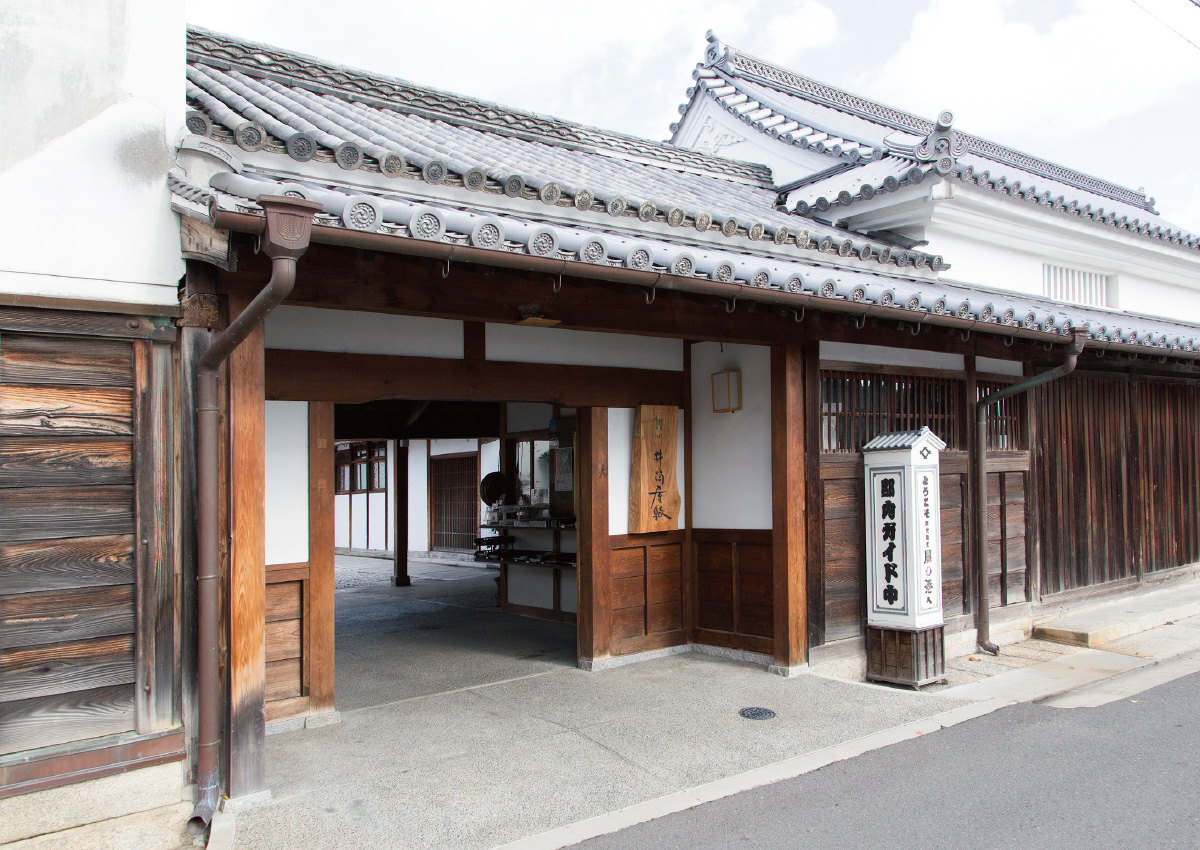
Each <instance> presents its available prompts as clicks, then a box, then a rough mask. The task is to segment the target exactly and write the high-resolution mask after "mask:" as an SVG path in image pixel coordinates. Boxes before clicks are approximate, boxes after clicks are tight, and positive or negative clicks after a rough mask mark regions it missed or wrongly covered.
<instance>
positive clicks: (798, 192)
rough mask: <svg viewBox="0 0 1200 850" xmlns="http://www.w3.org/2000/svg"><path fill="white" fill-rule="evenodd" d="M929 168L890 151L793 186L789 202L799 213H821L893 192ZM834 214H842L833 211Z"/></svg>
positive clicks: (917, 180)
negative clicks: (856, 164)
mask: <svg viewBox="0 0 1200 850" xmlns="http://www.w3.org/2000/svg"><path fill="white" fill-rule="evenodd" d="M929 171H930V166H928V165H924V166H923V165H921V164H919V163H917V162H915V161H913V160H911V159H903V158H901V157H897V156H891V155H889V156H885V157H884V158H883V159H880V160H878V161H876V162H870V163H867V164H866V165H862V166H858V167H852V168H850V169H849V170H848V171H843V172H839V173H837V174H832V175H830V176H828V177H825V178H823V179H819V180H812V181H810V182H807V183H804V184H802V185H798V186H795V187H794V188H793V189H792V190H791V191H790V192H788V202H789V203H791V204H792V208H793V209H795V211H796V212H797V213H799V214H800V215H805V216H807V215H813V216H819V217H824V216H825V214H826V213H827V212H829V210H830V209H831V208H834V207H848V206H850V205H851V204H852V203H854V202H855V201H858V200H867V199H870V198H873V197H875V196H876V195H882V194H885V193H887V192H895V191H896V190H897V189H899V188H900V187H901V186H912V185H916V184H918V183H921V182H922V181H924V179H925V176H926V174H928V173H929ZM817 176H819V175H817ZM935 176H936V175H935ZM833 215H836V216H837V217H841V216H840V215H838V214H837V213H836V212H835V213H834V214H833Z"/></svg>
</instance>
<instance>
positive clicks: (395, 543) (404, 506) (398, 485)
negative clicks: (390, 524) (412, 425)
mask: <svg viewBox="0 0 1200 850" xmlns="http://www.w3.org/2000/svg"><path fill="white" fill-rule="evenodd" d="M401 442H402V441H401V440H396V441H395V443H396V445H395V448H394V449H393V450H392V460H393V462H392V516H393V517H394V519H395V522H394V525H395V529H396V532H395V534H393V535H392V537H393V539H392V559H393V560H392V584H393V585H395V586H396V587H409V586H410V585H411V584H412V578H410V577H409V575H408V446H407V445H405V446H402V445H400V443H401ZM405 442H407V441H405Z"/></svg>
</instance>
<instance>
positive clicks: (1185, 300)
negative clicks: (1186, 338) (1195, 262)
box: [1113, 271, 1200, 342]
mask: <svg viewBox="0 0 1200 850" xmlns="http://www.w3.org/2000/svg"><path fill="white" fill-rule="evenodd" d="M1196 279H1197V282H1198V283H1200V271H1198V272H1197V274H1196ZM1117 299H1118V300H1117V303H1119V304H1120V305H1121V306H1122V307H1124V308H1125V309H1127V310H1130V311H1132V312H1137V313H1148V314H1150V315H1152V316H1164V317H1167V318H1171V319H1179V320H1182V321H1185V322H1200V290H1197V289H1191V288H1188V287H1184V286H1174V285H1172V284H1169V283H1161V282H1159V281H1155V280H1150V279H1148V278H1144V277H1137V276H1135V275H1130V274H1121V275H1117ZM1113 324H1122V323H1121V321H1120V317H1118V316H1114V317H1113ZM1124 324H1125V326H1126V327H1128V321H1126V322H1125V323H1124ZM1195 336H1196V337H1197V341H1198V342H1200V334H1196V335H1195Z"/></svg>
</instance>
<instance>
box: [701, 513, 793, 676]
mask: <svg viewBox="0 0 1200 850" xmlns="http://www.w3.org/2000/svg"><path fill="white" fill-rule="evenodd" d="M692 552H693V559H694V563H695V565H696V634H695V640H696V642H697V643H706V644H712V645H715V646H724V647H728V648H730V649H741V650H746V651H748V652H760V653H766V654H771V653H772V652H773V651H774V644H773V641H772V638H774V636H775V593H774V574H773V562H772V552H773V544H772V540H771V531H770V529H765V530H757V531H755V530H750V531H742V530H736V529H719V528H697V529H694V530H693V531H692Z"/></svg>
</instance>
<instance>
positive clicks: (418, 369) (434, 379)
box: [266, 349, 684, 407]
mask: <svg viewBox="0 0 1200 850" xmlns="http://www.w3.org/2000/svg"><path fill="white" fill-rule="evenodd" d="M266 370H267V371H266V374H267V387H266V395H267V398H269V399H272V400H279V401H285V400H286V401H333V402H339V403H342V404H360V403H363V402H368V401H375V400H376V399H384V398H408V399H435V400H442V401H549V402H558V403H559V404H561V405H563V406H564V407H586V406H588V405H594V406H602V407H635V406H637V405H638V404H671V405H674V406H675V407H681V406H682V405H683V400H684V392H683V373H682V372H666V371H659V370H653V369H623V368H620V369H619V368H608V367H602V366H560V365H548V364H543V363H507V362H503V361H495V360H489V361H469V360H443V359H439V358H435V357H392V356H388V355H380V354H334V353H330V352H324V351H283V350H276V349H270V350H268V351H267V352H266Z"/></svg>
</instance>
